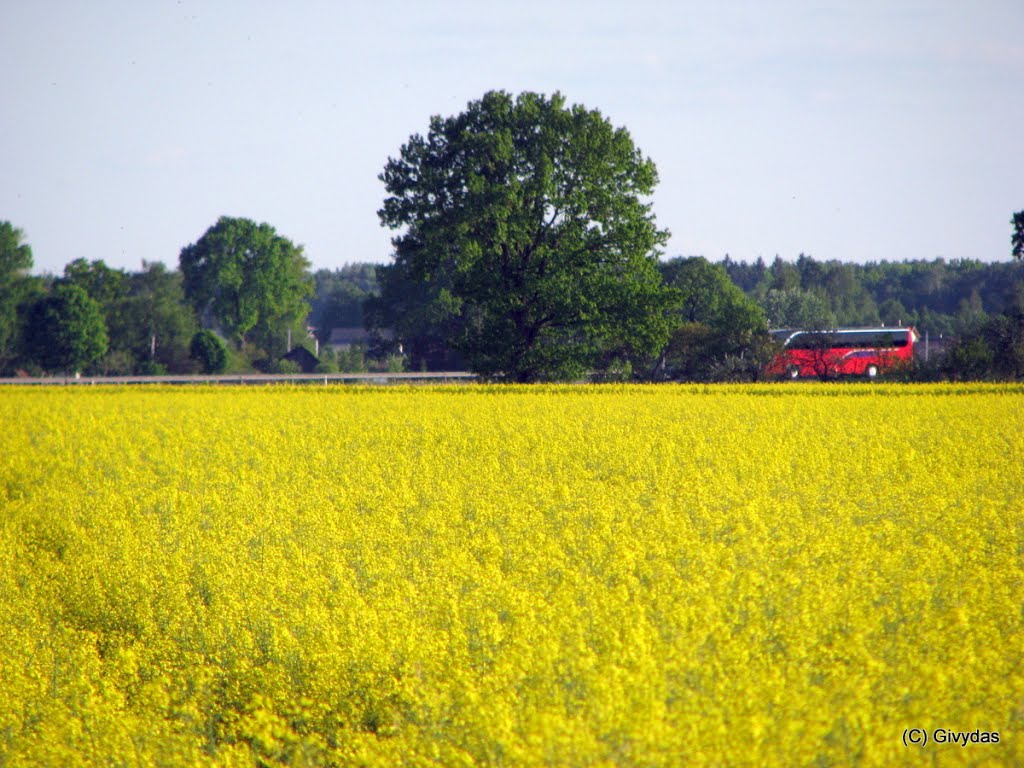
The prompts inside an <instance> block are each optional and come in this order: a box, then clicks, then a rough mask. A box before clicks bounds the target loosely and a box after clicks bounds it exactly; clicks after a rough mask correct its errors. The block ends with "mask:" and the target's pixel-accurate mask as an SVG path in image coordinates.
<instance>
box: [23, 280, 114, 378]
mask: <svg viewBox="0 0 1024 768" xmlns="http://www.w3.org/2000/svg"><path fill="white" fill-rule="evenodd" d="M25 336H26V346H27V348H28V350H29V352H30V354H31V356H32V358H33V359H34V360H35V362H36V363H38V364H39V365H40V366H41V367H42V368H44V369H46V370H49V371H68V372H77V371H80V370H83V369H84V368H86V367H87V366H88V365H90V364H91V363H94V362H95V361H97V360H99V359H100V358H101V357H103V355H104V354H105V353H106V351H107V327H106V324H105V323H104V321H103V313H102V312H101V311H100V306H99V304H97V303H96V302H95V301H93V300H92V299H91V298H89V295H88V294H87V293H86V292H85V290H84V289H82V288H81V287H79V286H77V285H71V284H68V283H64V284H60V285H56V286H55V287H54V289H53V291H52V292H51V293H50V295H49V296H46V297H45V298H43V299H40V300H39V301H38V302H36V303H35V304H34V305H33V306H32V308H31V310H30V312H29V318H28V323H27V326H26V330H25Z"/></svg>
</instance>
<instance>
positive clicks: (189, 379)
mask: <svg viewBox="0 0 1024 768" xmlns="http://www.w3.org/2000/svg"><path fill="white" fill-rule="evenodd" d="M476 379H477V375H476V374H475V373H467V372H466V371H445V372H440V373H410V372H403V373H287V374H283V373H282V374H275V373H243V374H237V373H230V374H225V373H221V374H209V375H198V374H197V375H182V376H82V377H80V378H75V377H73V376H49V377H42V378H32V377H20V378H6V379H5V378H0V386H5V385H8V384H17V385H23V386H82V385H96V384H236V385H237V384H287V383H298V384H330V383H332V382H334V383H344V382H348V383H355V384H392V383H416V382H434V383H436V382H441V383H444V382H447V381H461V382H466V381H475V380H476Z"/></svg>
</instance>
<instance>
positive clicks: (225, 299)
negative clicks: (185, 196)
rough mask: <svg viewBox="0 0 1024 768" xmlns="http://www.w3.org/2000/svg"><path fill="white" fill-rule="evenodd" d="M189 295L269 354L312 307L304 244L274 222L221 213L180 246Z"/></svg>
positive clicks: (236, 335)
mask: <svg viewBox="0 0 1024 768" xmlns="http://www.w3.org/2000/svg"><path fill="white" fill-rule="evenodd" d="M180 261H181V271H182V274H183V276H184V288H185V295H186V297H187V298H188V300H189V301H190V302H191V303H192V305H193V306H194V307H195V310H196V314H197V315H198V316H199V317H200V318H206V317H210V318H212V319H213V320H215V321H216V322H217V323H218V324H219V325H220V327H221V328H222V329H223V331H224V333H225V334H227V335H228V336H229V337H230V338H232V339H233V340H234V341H235V342H236V343H238V344H239V345H241V344H242V343H243V342H245V341H249V342H251V343H253V344H255V345H256V346H257V347H258V348H260V349H262V350H264V351H265V352H266V353H267V354H268V355H273V354H274V353H275V352H276V345H277V346H280V347H282V348H283V346H284V345H285V343H286V342H285V334H286V332H287V329H288V328H290V327H293V326H294V325H295V324H296V323H298V322H299V321H301V320H302V319H303V318H304V317H305V316H306V315H307V314H308V312H309V297H310V295H312V291H313V287H312V279H311V278H310V276H309V275H308V273H307V270H308V268H309V262H308V261H307V260H306V258H305V256H303V254H302V247H301V246H296V245H294V244H293V243H292V242H291V241H290V240H288V239H287V238H285V237H282V236H280V235H278V234H277V232H276V231H275V230H274V228H273V227H272V226H270V225H269V224H256V223H255V222H253V221H250V220H249V219H237V218H229V217H221V218H220V219H219V220H218V221H217V223H216V224H214V225H213V226H212V227H210V228H209V229H208V230H207V231H206V233H205V234H203V236H202V237H201V238H199V240H198V241H197V242H195V243H193V244H192V245H188V246H186V247H185V248H183V249H182V251H181V256H180Z"/></svg>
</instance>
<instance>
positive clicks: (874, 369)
mask: <svg viewBox="0 0 1024 768" xmlns="http://www.w3.org/2000/svg"><path fill="white" fill-rule="evenodd" d="M864 375H865V376H867V377H868V378H869V379H873V378H875V377H876V376H878V366H877V365H869V366H868V367H867V368H865V369H864Z"/></svg>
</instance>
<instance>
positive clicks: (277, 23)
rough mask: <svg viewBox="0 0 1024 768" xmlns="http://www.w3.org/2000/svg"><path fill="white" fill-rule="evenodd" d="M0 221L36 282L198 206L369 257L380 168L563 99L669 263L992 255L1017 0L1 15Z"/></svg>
mask: <svg viewBox="0 0 1024 768" xmlns="http://www.w3.org/2000/svg"><path fill="white" fill-rule="evenodd" d="M0 71H2V72H3V77H2V85H0V220H9V221H11V222H12V223H13V224H14V225H15V226H17V227H19V228H21V229H22V230H24V231H25V233H26V236H27V239H28V242H29V244H30V245H31V246H32V248H33V252H34V255H35V263H36V270H37V271H43V270H46V271H50V272H54V273H59V272H60V271H61V270H62V269H63V266H64V264H66V263H67V262H68V261H71V260H72V259H75V258H86V259H89V260H92V259H104V260H105V261H106V262H107V263H108V264H111V265H114V266H118V267H126V268H129V269H138V268H139V267H140V265H141V262H142V260H147V261H163V262H165V263H167V264H168V265H171V266H176V265H177V259H178V253H179V251H180V250H181V248H182V247H183V246H185V245H187V244H189V243H191V242H194V241H195V240H196V239H198V238H199V237H200V236H201V235H202V233H203V232H204V231H205V230H206V228H207V227H209V226H210V225H212V224H213V223H214V222H215V221H216V219H217V218H218V217H219V216H221V215H229V216H243V217H247V218H252V219H255V220H257V221H266V222H269V223H270V224H272V225H273V226H274V227H276V228H277V231H278V232H279V233H280V234H282V235H284V236H286V237H289V238H291V239H292V240H293V241H295V242H296V243H301V244H303V245H304V246H305V249H306V255H307V256H308V258H309V259H310V260H311V261H312V263H313V265H314V266H315V267H329V268H333V267H337V266H341V265H342V264H345V263H349V262H354V261H377V262H383V261H386V260H387V258H388V256H389V254H390V245H389V238H390V236H391V234H390V233H389V232H388V231H387V230H385V229H383V228H382V227H380V225H379V223H378V219H377V216H376V211H377V209H378V208H379V207H380V205H381V202H382V200H383V196H384V189H383V185H382V184H381V183H380V182H379V181H378V179H377V175H378V174H379V173H380V171H381V169H382V168H383V166H384V163H385V162H386V160H387V158H388V157H389V156H391V155H396V154H397V153H398V151H399V148H400V147H401V145H402V144H403V143H404V142H405V141H406V140H407V139H408V138H409V136H410V135H411V134H413V133H417V132H419V133H422V132H425V131H426V128H427V124H428V119H429V117H430V115H433V114H443V115H449V114H454V113H457V112H459V111H461V110H462V109H463V108H464V107H465V105H466V103H467V102H469V101H471V100H474V99H477V98H479V97H480V96H481V95H483V93H484V92H486V91H487V90H491V89H505V90H507V91H510V92H512V93H518V92H519V91H523V90H534V91H540V92H543V93H547V94H550V93H552V92H554V91H556V90H558V91H561V92H562V93H563V94H565V96H566V97H567V98H568V100H569V101H570V102H573V103H581V104H584V105H586V106H587V107H589V108H592V109H598V110H600V111H601V112H602V114H604V115H605V116H606V117H608V118H609V119H610V120H611V122H612V123H613V124H615V125H616V126H625V127H626V128H627V129H628V130H629V131H630V133H631V134H632V136H633V140H634V141H635V143H636V144H637V146H639V147H640V149H641V150H642V151H643V152H644V154H646V155H648V156H649V157H651V158H652V159H653V160H654V162H655V163H656V165H657V166H658V170H659V174H660V178H661V181H660V184H659V186H658V189H657V191H656V193H655V195H654V198H653V203H654V210H655V213H656V215H657V218H658V223H659V224H660V225H661V226H663V227H667V228H668V229H670V230H671V232H672V238H671V240H670V242H669V245H668V248H667V254H666V255H669V256H672V255H693V254H701V255H704V256H707V257H708V258H711V259H719V258H721V257H722V256H723V255H725V254H726V253H728V254H730V255H732V256H733V257H734V258H737V259H746V260H753V259H756V258H757V257H758V256H763V257H764V258H765V259H772V258H774V256H775V255H776V254H779V255H781V256H783V258H787V259H791V258H795V257H796V256H797V255H798V254H799V253H801V252H803V253H808V254H811V255H812V256H814V257H815V258H818V259H840V260H846V261H861V262H862V261H869V260H880V259H890V260H892V259H895V260H899V259H919V258H922V259H931V258H934V257H937V256H942V257H945V258H947V259H954V258H977V259H982V260H984V261H1005V260H1008V259H1009V250H1010V246H1009V237H1010V224H1009V220H1010V217H1011V215H1012V213H1013V212H1014V211H1018V210H1021V209H1024V98H1022V95H1024V2H1022V0H848V1H840V0H820V1H813V0H776V1H775V2H771V3H768V2H753V1H747V0H718V1H716V0H707V2H651V1H650V0H631V1H630V2H610V1H609V0H591V1H590V2H558V1H557V0H548V1H547V2H538V1H537V0H518V1H517V2H516V3H500V4H497V3H489V2H484V1H483V0H445V1H443V2H429V1H428V0H424V1H423V2H409V3H402V2H377V3H367V2H358V3H356V2H310V1H309V0H293V1H292V2H289V3H281V2H229V1H228V0H221V1H219V2H213V1H212V0H211V1H198V0H145V1H142V2H140V1H139V0H129V1H125V2H111V1H105V0H95V1H91V2H87V1H86V0H81V1H79V2H58V1H57V0H0Z"/></svg>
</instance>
